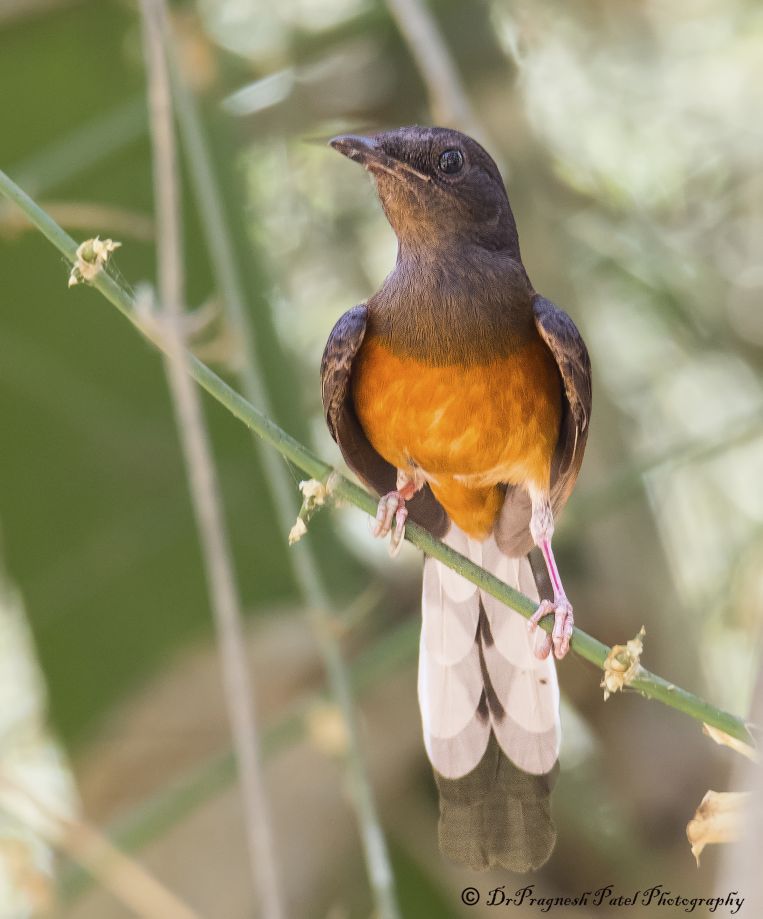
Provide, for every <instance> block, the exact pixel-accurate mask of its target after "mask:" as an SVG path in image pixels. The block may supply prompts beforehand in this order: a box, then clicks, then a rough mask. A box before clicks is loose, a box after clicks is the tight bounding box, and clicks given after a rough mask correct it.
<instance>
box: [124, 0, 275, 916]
mask: <svg viewBox="0 0 763 919" xmlns="http://www.w3.org/2000/svg"><path fill="white" fill-rule="evenodd" d="M140 7H141V21H142V25H143V48H144V56H145V63H146V79H147V93H148V103H149V106H148V107H149V116H150V118H149V125H150V129H151V131H150V133H151V148H152V165H153V177H154V210H155V213H156V223H157V243H156V254H157V276H158V285H159V298H160V301H161V316H162V319H163V321H164V325H163V334H164V335H165V336H166V342H167V347H168V351H167V356H166V357H165V360H164V363H165V370H166V375H167V384H168V387H169V391H170V396H171V399H172V406H173V411H174V414H175V423H176V425H177V428H178V435H179V438H180V444H181V448H182V453H183V460H184V464H185V470H186V477H187V480H188V486H189V490H190V495H191V502H192V505H193V510H194V516H195V518H196V529H197V531H198V536H199V544H200V548H201V554H202V560H203V564H204V571H205V575H206V580H207V589H208V592H209V599H210V606H211V609H212V614H213V617H214V623H215V631H216V638H217V647H218V653H219V655H220V664H221V670H222V674H221V675H222V682H223V688H224V690H225V706H226V711H227V715H228V721H229V723H230V728H231V734H232V736H233V744H234V748H235V751H236V769H237V776H238V783H239V789H240V793H241V802H242V805H243V808H242V817H243V823H244V830H245V833H246V841H247V850H248V855H249V868H250V871H251V875H252V881H253V884H254V893H255V894H256V896H257V898H258V902H259V907H260V910H259V914H260V915H261V916H262V917H263V919H282V917H284V916H285V914H286V913H285V908H284V902H283V894H282V887H281V881H280V877H279V871H278V866H277V864H276V847H275V845H274V841H273V838H274V833H273V823H272V819H271V815H270V807H269V800H268V795H267V788H266V782H265V776H264V769H263V765H262V754H261V751H260V739H259V732H258V726H257V708H256V703H255V693H254V685H253V681H252V680H251V679H250V676H249V665H248V662H247V659H246V650H245V648H246V643H245V640H244V626H243V614H242V610H241V600H240V597H239V593H238V586H237V584H236V578H235V573H234V567H233V559H232V555H231V550H230V543H229V540H228V532H227V527H226V523H225V515H224V513H223V508H222V499H221V497H220V486H219V481H218V476H217V469H216V467H215V462H214V459H213V456H212V449H211V447H210V443H209V435H208V433H207V427H206V422H205V419H204V412H203V408H202V405H201V394H200V393H199V390H198V389H197V388H196V386H194V383H193V380H191V379H190V377H189V376H188V374H187V373H186V371H185V368H184V363H185V353H186V350H185V348H184V346H183V344H184V343H183V339H182V321H183V316H184V313H185V291H184V276H183V258H182V249H183V244H182V229H181V197H180V182H179V181H178V168H177V167H178V162H177V150H176V140H175V127H174V119H173V110H172V97H171V90H170V77H169V71H168V68H167V62H166V59H165V54H164V39H163V35H164V16H165V13H166V11H165V9H164V5H163V4H162V2H161V0H141V4H140Z"/></svg>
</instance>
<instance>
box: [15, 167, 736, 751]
mask: <svg viewBox="0 0 763 919" xmlns="http://www.w3.org/2000/svg"><path fill="white" fill-rule="evenodd" d="M0 191H2V192H3V194H5V195H7V196H8V197H9V198H11V199H12V200H13V201H15V202H16V204H17V205H18V206H19V207H20V208H22V210H23V211H24V212H25V213H26V215H27V216H28V217H29V219H30V220H31V221H32V223H34V224H35V226H36V227H37V228H38V229H39V230H40V231H41V232H42V233H43V234H44V235H45V236H46V237H47V238H48V239H49V240H50V242H51V243H53V245H54V246H55V247H56V248H57V249H58V250H59V251H60V252H61V253H62V254H63V255H64V256H65V257H66V258H67V259H69V260H70V261H73V260H74V258H75V252H76V244H75V242H74V240H73V239H72V238H71V237H70V236H69V234H68V233H66V232H65V231H64V230H62V229H61V227H59V226H58V224H57V223H56V222H55V221H54V220H51V218H50V217H49V216H48V215H47V214H46V213H45V212H44V211H43V210H42V209H41V208H40V207H39V206H38V205H37V204H36V203H35V202H34V201H33V200H32V199H31V198H30V197H29V196H28V195H26V194H25V193H24V192H23V191H22V190H21V189H20V188H19V187H18V186H17V185H16V184H15V183H14V182H13V181H12V180H11V179H10V178H8V176H7V175H6V174H5V173H4V172H2V171H0ZM93 286H94V287H96V288H97V289H98V290H99V291H100V292H101V293H102V294H103V295H104V296H105V297H106V298H107V299H108V300H109V301H110V302H111V303H113V304H114V306H116V307H117V309H118V310H119V311H120V312H121V313H122V314H123V315H124V316H125V317H126V318H127V319H129V320H130V322H132V324H133V325H135V326H136V328H138V329H139V330H140V331H143V329H142V327H141V324H140V322H139V320H138V319H137V318H136V316H135V315H134V313H133V301H132V298H131V296H130V295H129V294H128V293H127V291H125V290H124V288H123V287H122V286H121V285H120V284H118V283H117V282H116V281H115V280H114V279H113V278H111V277H110V276H109V275H108V274H107V273H106V272H100V273H99V274H98V275H96V277H95V279H94V280H93ZM154 343H155V344H156V345H157V347H159V348H161V349H165V348H166V345H165V344H164V343H163V342H162V341H155V342H154ZM186 366H187V368H188V372H189V373H190V374H191V375H192V376H193V377H194V379H195V380H196V381H197V383H199V385H200V386H202V387H203V388H204V389H206V390H207V392H208V393H209V394H210V395H211V396H213V397H214V398H215V399H217V401H218V402H220V403H221V404H222V405H224V406H225V407H226V408H227V409H228V410H229V411H230V412H231V413H232V414H233V415H235V416H236V417H237V418H238V419H239V420H241V421H243V422H244V424H246V425H247V426H248V427H249V428H251V429H252V430H254V431H256V432H257V433H258V434H259V435H260V436H261V437H262V438H263V439H264V440H265V441H267V442H268V443H269V444H271V446H273V447H275V448H276V450H278V451H279V452H280V453H281V454H282V455H283V456H285V457H286V458H287V459H288V460H290V461H291V462H292V463H294V465H296V466H298V467H299V468H300V469H303V470H304V471H305V472H306V473H307V474H308V475H309V476H311V477H312V478H315V479H320V480H321V481H323V482H326V481H327V480H328V478H329V476H331V475H332V473H333V479H332V481H333V483H334V488H333V495H334V496H335V497H336V498H339V499H341V500H343V501H346V502H348V503H350V504H354V505H355V506H356V507H359V508H360V509H361V510H362V511H365V512H366V513H367V514H369V515H375V513H376V504H377V501H376V499H375V498H374V497H372V495H370V494H369V493H368V492H367V491H366V490H365V489H364V488H361V487H360V486H359V485H356V484H355V483H353V482H351V481H350V480H349V479H347V478H345V477H344V476H341V475H339V474H337V473H335V472H334V470H333V469H332V467H331V466H329V464H328V463H325V462H324V461H323V460H321V459H319V458H318V457H317V456H315V454H313V453H311V452H310V451H309V450H308V449H307V448H306V447H304V446H303V445H302V444H300V443H299V442H298V441H296V440H295V439H294V438H293V437H291V436H290V435H289V434H287V433H286V432H285V431H283V430H282V429H281V428H279V427H278V425H276V424H275V423H274V422H272V421H271V420H270V419H269V418H268V417H267V416H265V415H264V414H263V413H262V412H260V411H259V410H258V409H257V408H255V407H254V406H253V405H251V404H250V403H249V402H247V400H246V399H244V398H243V397H242V396H241V395H240V394H239V393H237V392H235V390H233V389H232V388H231V387H230V386H228V384H227V383H226V382H225V381H224V380H222V379H221V378H220V377H219V376H217V374H216V373H214V372H213V371H212V370H210V368H209V367H207V366H206V365H205V364H203V363H202V362H201V361H199V360H198V359H197V358H196V357H195V356H194V355H191V354H188V356H187V360H186ZM405 536H406V539H408V540H409V541H410V542H411V543H413V545H415V546H416V547H417V548H419V549H421V550H422V551H423V552H425V553H426V554H427V555H430V556H432V557H433V558H436V559H438V560H439V561H441V562H443V563H444V564H446V565H448V567H450V568H452V569H453V570H454V571H456V572H458V573H459V574H460V575H462V576H463V577H465V578H466V579H467V580H468V581H471V582H472V583H473V584H476V585H477V586H478V587H481V588H483V589H484V590H486V591H487V592H488V593H489V594H491V595H492V596H494V597H496V599H498V600H500V601H501V602H502V603H504V604H506V606H509V607H511V608H512V609H514V610H516V611H517V612H518V613H520V614H521V615H522V616H524V617H525V618H529V617H530V616H531V615H532V613H533V612H535V604H534V603H533V602H532V601H531V600H530V599H529V598H528V597H526V596H524V595H523V594H521V593H519V591H516V590H514V589H513V588H511V587H509V586H508V585H507V584H504V583H503V582H502V581H499V580H498V578H496V577H495V576H494V575H492V574H490V573H489V572H487V571H485V570H484V569H483V568H480V567H479V566H478V565H475V564H474V562H471V561H470V560H469V559H467V558H465V557H464V556H463V555H460V554H459V553H458V552H454V551H453V549H451V548H450V547H449V546H446V545H445V544H444V543H442V542H440V540H438V539H435V538H434V537H433V536H431V535H430V534H429V533H428V532H427V531H426V530H424V529H422V527H420V526H418V525H416V524H415V523H411V524H409V525H408V526H407V527H406V534H405ZM541 626H542V627H543V628H545V629H546V630H547V631H548V630H550V628H551V624H550V623H549V622H548V620H544V621H543V622H542V623H541ZM571 647H572V650H573V651H574V652H575V653H576V654H578V655H579V656H580V657H582V658H584V659H585V660H587V661H590V662H591V663H592V664H595V665H596V666H597V667H600V668H601V667H603V665H604V661H605V660H606V657H607V655H608V654H609V652H610V650H611V649H610V648H609V647H608V646H607V645H605V644H603V643H602V642H600V641H598V640H597V639H596V638H593V637H592V636H591V635H588V634H587V633H586V632H584V631H583V630H582V629H578V628H576V629H575V631H574V634H573V637H572V643H571ZM631 686H632V688H633V689H635V690H637V691H638V692H640V693H641V694H642V695H644V696H645V697H647V698H649V699H657V700H658V701H660V702H663V703H664V704H665V705H668V706H670V707H671V708H675V709H677V710H678V711H681V712H683V713H684V714H686V715H688V716H689V717H691V718H694V719H695V720H697V721H701V722H705V723H707V724H710V725H712V726H713V727H716V728H719V729H720V730H721V731H725V732H726V733H727V734H730V735H731V736H732V737H736V738H738V739H739V740H743V741H745V742H747V743H750V742H751V737H750V733H749V731H748V730H747V726H746V725H745V722H744V721H743V720H742V719H741V718H738V717H736V716H735V715H731V714H729V713H728V712H724V711H722V710H721V709H718V708H716V707H715V706H713V705H710V703H709V702H706V701H705V700H704V699H701V698H700V697H699V696H696V695H694V694H693V693H690V692H687V691H686V690H683V689H680V688H679V687H677V686H674V685H673V684H672V683H669V682H668V681H667V680H664V679H663V678H662V677H659V676H657V675H656V674H653V673H650V672H649V671H648V670H646V669H643V668H642V670H641V671H640V672H639V674H638V677H637V678H636V679H635V680H634V681H633V682H632V684H631Z"/></svg>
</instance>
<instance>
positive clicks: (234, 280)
mask: <svg viewBox="0 0 763 919" xmlns="http://www.w3.org/2000/svg"><path fill="white" fill-rule="evenodd" d="M164 47H165V52H166V56H167V61H168V64H169V69H170V74H171V79H172V91H173V101H174V107H175V111H176V114H177V118H178V125H179V128H180V131H181V135H182V138H183V143H184V147H185V152H186V155H187V159H188V165H189V172H190V177H191V182H192V184H193V186H194V189H195V191H196V195H197V199H198V204H199V211H200V212H201V213H203V214H204V220H203V221H202V228H203V231H204V233H205V235H206V240H207V248H208V250H209V253H210V257H211V262H212V268H213V271H214V274H215V277H216V281H217V286H218V289H219V291H220V293H221V294H222V298H223V308H224V310H225V315H226V319H227V321H228V324H229V325H230V327H231V330H232V331H233V333H234V337H235V340H236V344H237V346H238V348H240V349H241V362H240V366H241V369H240V370H239V371H238V383H239V386H240V387H241V389H242V392H243V393H244V395H245V397H246V399H247V400H248V401H249V402H250V403H256V404H258V405H260V406H262V407H263V416H264V415H271V414H272V410H271V407H270V404H269V403H270V400H269V397H268V391H267V386H266V385H265V380H264V376H263V374H262V372H261V370H260V367H259V362H258V360H257V352H256V348H255V339H254V333H253V330H252V327H251V320H250V318H249V311H248V310H247V306H246V298H245V295H244V284H243V282H242V279H241V273H240V272H239V270H238V266H237V264H236V260H235V257H234V254H233V253H234V245H233V240H232V239H231V237H230V232H229V229H228V223H227V221H226V219H225V214H224V212H223V207H222V203H221V201H222V195H221V192H220V189H219V186H218V182H217V178H216V175H215V171H214V167H213V164H212V158H211V156H210V153H209V149H208V146H207V141H206V137H205V133H204V129H203V126H202V119H201V117H200V114H199V112H198V109H197V104H196V100H195V98H194V96H193V94H192V93H191V91H190V90H189V88H188V86H187V84H186V82H185V80H184V79H183V76H182V73H181V69H180V66H179V63H178V59H177V55H176V53H175V48H174V43H173V41H172V37H171V35H170V34H169V32H168V31H167V30H166V29H165V34H164ZM253 430H254V431H255V432H257V429H256V428H253ZM257 433H259V432H257ZM255 441H256V447H257V448H259V446H260V444H259V442H258V441H257V438H255ZM294 446H295V447H297V446H299V445H297V444H296V442H295V443H294ZM260 457H261V460H262V465H263V469H264V472H265V476H266V479H267V482H268V485H269V489H270V493H271V495H272V497H273V505H274V509H275V511H276V517H277V522H278V528H279V529H280V536H281V538H282V540H283V541H284V543H285V542H286V537H287V534H288V532H289V530H290V528H291V525H292V523H293V522H294V515H295V506H294V499H293V494H294V490H293V485H292V483H291V481H290V478H289V475H288V472H287V469H286V467H285V465H284V463H283V462H282V461H281V460H280V459H279V457H278V455H277V454H276V453H274V452H273V451H271V450H262V451H260ZM295 462H296V464H297V465H298V466H300V468H303V469H304V468H305V467H304V464H303V463H299V462H298V461H296V460H295ZM327 469H328V467H325V468H324V469H322V470H321V472H322V473H323V474H324V475H325V474H326V471H327ZM308 471H309V470H308ZM310 474H311V475H313V473H310ZM289 562H290V563H291V565H292V570H293V573H294V579H295V582H296V584H297V587H298V589H299V592H300V594H301V598H302V601H303V605H304V608H305V610H306V612H307V615H308V617H309V620H310V623H311V626H312V629H313V633H314V635H315V638H316V641H317V644H318V649H319V652H320V654H321V657H322V659H323V664H324V667H325V668H326V672H327V675H328V681H329V687H330V690H331V694H332V696H333V698H334V700H335V701H336V704H337V706H338V707H339V710H340V711H341V714H342V718H343V719H344V722H345V725H346V728H347V737H348V744H347V760H346V762H347V769H348V773H349V777H350V784H351V788H352V804H353V808H354V810H355V814H356V818H357V822H358V827H359V830H360V837H361V842H362V845H363V852H364V856H365V861H366V866H367V871H368V877H369V882H370V885H371V890H372V892H373V896H374V900H375V903H376V912H377V914H378V916H379V919H397V917H398V916H399V909H398V905H397V898H396V894H395V880H394V874H393V872H392V867H391V861H390V857H389V853H388V851H387V844H386V840H385V838H384V833H383V831H382V827H381V822H380V820H379V816H378V813H377V809H376V802H375V800H374V795H373V789H372V787H371V782H370V780H369V778H368V770H367V768H366V764H365V760H364V756H363V750H362V746H361V742H360V731H359V727H358V720H357V716H356V713H355V704H354V701H353V697H352V691H351V687H350V680H349V676H348V674H347V668H346V666H345V663H344V660H343V658H342V653H341V649H340V646H339V642H338V641H337V639H336V637H335V634H334V630H333V628H332V617H331V613H330V609H331V602H330V598H329V596H328V592H327V591H326V589H325V586H324V584H323V579H322V577H321V573H320V569H319V567H318V564H317V562H316V559H315V556H314V554H313V552H312V549H311V547H310V546H309V544H307V543H303V544H302V545H298V546H296V547H295V549H294V551H293V552H292V553H290V556H289Z"/></svg>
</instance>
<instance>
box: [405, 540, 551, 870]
mask: <svg viewBox="0 0 763 919" xmlns="http://www.w3.org/2000/svg"><path fill="white" fill-rule="evenodd" d="M445 542H447V543H448V545H450V546H452V547H453V548H454V549H456V551H458V552H461V553H462V554H464V555H466V556H468V557H469V558H470V559H472V561H474V562H476V563H477V564H479V565H482V566H483V567H484V568H486V569H487V570H488V571H490V572H492V573H493V574H495V575H496V576H497V577H499V578H500V579H501V580H502V581H505V582H506V583H507V584H510V585H511V586H513V587H515V588H516V589H517V590H520V591H522V593H524V594H527V595H528V596H530V597H532V598H536V599H537V597H538V592H537V589H536V586H535V580H534V578H533V574H532V569H531V568H530V563H529V561H528V560H527V559H526V558H509V557H508V556H506V555H504V554H503V553H502V552H501V551H500V550H499V548H498V546H497V545H496V542H495V539H494V538H493V537H492V536H491V537H490V538H489V539H487V540H485V541H484V542H479V541H477V540H474V539H471V538H470V537H468V536H467V535H466V534H465V533H464V532H463V531H461V530H459V529H458V528H457V527H455V526H452V527H451V529H450V531H449V533H448V535H447V537H446V539H445ZM419 705H420V707H421V719H422V724H423V729H424V743H425V745H426V750H427V754H428V755H429V759H430V762H431V763H432V767H433V769H434V773H435V779H436V781H437V786H438V789H439V793H440V827H439V836H440V848H441V849H442V851H443V853H444V854H445V855H447V856H449V857H450V858H453V859H455V860H457V861H460V862H465V863H466V864H468V865H469V866H471V867H472V868H476V869H484V868H488V867H490V866H491V865H496V864H498V865H502V866H504V867H505V868H507V869H509V870H511V871H529V870H531V869H535V868H539V867H540V866H541V865H542V864H543V863H544V862H545V861H546V860H547V859H548V858H549V856H550V855H551V852H552V850H553V848H554V843H555V841H556V828H555V827H554V823H553V821H552V819H551V813H550V806H549V797H550V794H551V789H552V788H553V785H554V783H555V781H556V775H557V772H558V767H557V765H556V761H557V758H558V754H559V741H560V737H561V733H560V725H559V685H558V683H557V679H556V668H555V666H554V661H553V657H552V656H549V657H548V658H546V660H543V661H541V660H538V658H537V657H535V655H534V654H533V637H532V636H531V635H530V634H529V633H528V631H527V625H526V622H525V620H524V619H523V618H522V616H520V615H519V613H517V612H515V611H514V610H511V609H509V608H508V607H506V606H504V605H503V604H502V603H500V602H499V601H497V600H495V599H494V598H493V597H491V596H490V595H489V594H486V593H484V592H483V591H481V590H479V589H478V588H477V587H476V586H475V585H474V584H472V583H470V582H469V581H467V580H466V579H465V578H462V577H461V576H460V575H458V574H456V573H455V572H454V571H452V570H451V569H449V568H446V567H445V566H444V565H442V564H440V563H439V562H438V561H436V560H435V559H432V558H428V559H427V560H426V561H425V563H424V587H423V596H422V629H421V645H420V650H419Z"/></svg>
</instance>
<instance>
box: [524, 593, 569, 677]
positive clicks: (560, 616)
mask: <svg viewBox="0 0 763 919" xmlns="http://www.w3.org/2000/svg"><path fill="white" fill-rule="evenodd" d="M550 613H553V614H554V628H553V629H552V631H551V634H548V633H547V632H544V633H543V640H542V642H540V643H536V648H535V655H536V657H539V658H540V659H541V660H543V659H544V658H546V657H548V655H549V654H550V653H551V649H552V648H553V649H554V654H555V655H556V657H557V659H558V660H561V659H562V658H563V657H564V655H565V654H566V653H567V652H568V651H569V649H570V639H571V638H572V630H573V628H574V625H575V622H574V619H573V617H572V604H571V603H570V601H569V600H568V599H567V597H566V596H565V595H564V594H563V593H562V594H559V595H558V596H557V597H555V598H554V599H553V600H543V601H541V604H540V606H539V607H538V608H537V609H536V610H535V612H534V613H533V614H532V616H531V617H530V621H529V622H528V623H527V627H528V629H529V630H530V632H534V631H535V630H536V629H537V628H538V623H539V622H540V621H541V619H543V617H544V616H548V615H549V614H550Z"/></svg>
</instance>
